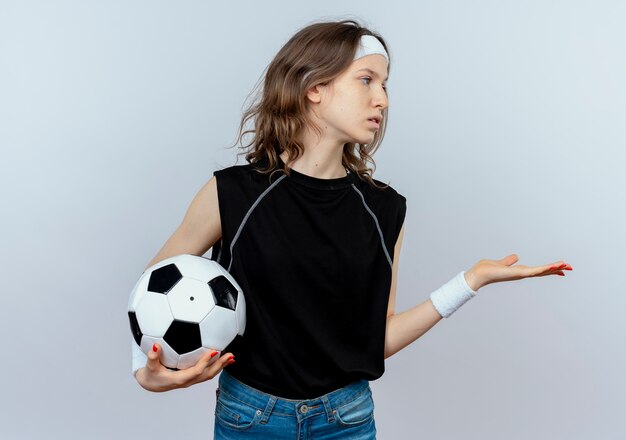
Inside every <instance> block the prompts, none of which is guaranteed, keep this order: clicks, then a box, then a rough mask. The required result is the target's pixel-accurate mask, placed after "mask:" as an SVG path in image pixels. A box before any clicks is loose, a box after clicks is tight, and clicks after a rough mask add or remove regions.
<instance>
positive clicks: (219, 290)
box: [208, 275, 238, 310]
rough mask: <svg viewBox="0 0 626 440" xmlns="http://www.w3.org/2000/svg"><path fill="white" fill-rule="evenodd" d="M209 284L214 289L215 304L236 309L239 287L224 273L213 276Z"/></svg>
mask: <svg viewBox="0 0 626 440" xmlns="http://www.w3.org/2000/svg"><path fill="white" fill-rule="evenodd" d="M208 284H209V287H210V288H211V290H212V291H213V296H214V297H215V304H217V305H218V306H220V307H224V308H225V309H230V310H235V307H237V295H238V292H237V288H236V287H235V286H233V285H232V284H231V282H230V281H228V279H227V278H226V277H225V276H224V275H220V276H219V277H215V278H213V279H212V280H211V281H209V283H208Z"/></svg>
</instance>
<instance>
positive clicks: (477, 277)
mask: <svg viewBox="0 0 626 440" xmlns="http://www.w3.org/2000/svg"><path fill="white" fill-rule="evenodd" d="M518 260H519V258H518V257H517V255H516V254H511V255H508V256H506V257H504V258H502V259H501V260H487V259H483V260H480V261H479V262H478V263H476V264H475V265H474V266H473V267H472V268H471V269H470V270H469V271H467V274H466V275H467V276H466V278H467V282H468V284H469V285H470V287H471V288H472V289H474V290H478V289H480V288H481V287H483V286H486V285H487V284H491V283H499V282H502V281H514V280H521V279H523V278H531V277H543V276H546V275H561V276H563V275H565V273H564V272H563V271H564V270H572V266H571V265H569V264H567V263H565V262H564V261H562V260H560V261H557V262H555V263H550V264H546V265H543V266H525V265H523V264H518V265H517V266H513V264H515V263H516V262H517V261H518Z"/></svg>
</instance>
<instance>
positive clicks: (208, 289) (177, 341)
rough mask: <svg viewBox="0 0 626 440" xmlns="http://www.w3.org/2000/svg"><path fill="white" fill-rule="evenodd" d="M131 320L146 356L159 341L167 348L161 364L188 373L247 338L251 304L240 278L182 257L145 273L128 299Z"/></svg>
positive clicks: (209, 263) (208, 263) (202, 259)
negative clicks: (238, 339) (208, 357)
mask: <svg viewBox="0 0 626 440" xmlns="http://www.w3.org/2000/svg"><path fill="white" fill-rule="evenodd" d="M128 318H129V320H130V329H131V331H132V334H133V337H134V339H135V342H137V345H139V346H140V347H141V349H142V351H143V352H144V353H148V351H149V350H152V345H153V344H154V343H155V342H156V343H158V344H159V345H160V346H161V347H162V349H163V350H162V355H161V359H160V361H161V363H162V364H163V365H164V366H166V367H168V368H170V369H182V368H189V367H191V366H193V365H195V363H196V362H197V361H198V360H199V359H200V358H201V357H202V355H203V354H204V353H205V352H207V351H210V350H217V351H219V352H221V351H222V350H224V349H225V348H226V346H227V345H228V344H229V343H230V342H231V341H232V340H233V339H235V337H236V336H237V335H243V333H244V330H245V328H246V302H245V299H244V296H243V292H242V291H241V288H240V287H239V285H238V284H237V282H236V281H235V279H234V278H233V277H232V276H231V275H230V273H228V271H227V270H226V269H224V268H223V267H222V266H221V265H220V264H219V263H217V262H216V261H213V260H210V259H208V258H205V257H198V256H196V255H189V254H181V255H176V256H174V257H170V258H166V259H165V260H162V261H160V262H158V263H156V264H154V265H153V266H151V267H149V268H148V269H146V271H145V272H144V273H143V274H142V275H141V277H140V278H139V281H137V284H135V287H134V288H133V291H132V293H131V295H130V299H129V301H128ZM217 358H218V356H214V357H213V359H212V361H214V360H216V359H217Z"/></svg>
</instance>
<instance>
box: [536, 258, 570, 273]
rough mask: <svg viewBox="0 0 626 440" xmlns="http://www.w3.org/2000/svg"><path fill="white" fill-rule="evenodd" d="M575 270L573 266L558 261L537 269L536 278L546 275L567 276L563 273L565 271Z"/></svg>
mask: <svg viewBox="0 0 626 440" xmlns="http://www.w3.org/2000/svg"><path fill="white" fill-rule="evenodd" d="M573 269H574V268H573V267H572V266H571V265H569V264H567V263H565V262H563V261H558V262H556V263H552V264H547V265H545V266H541V267H539V268H537V271H536V274H535V276H545V275H559V276H565V273H564V272H563V271H564V270H573Z"/></svg>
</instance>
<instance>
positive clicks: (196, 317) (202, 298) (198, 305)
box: [167, 266, 215, 322]
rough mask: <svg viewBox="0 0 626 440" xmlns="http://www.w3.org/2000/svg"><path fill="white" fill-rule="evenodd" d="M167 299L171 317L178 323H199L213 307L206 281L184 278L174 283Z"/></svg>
mask: <svg viewBox="0 0 626 440" xmlns="http://www.w3.org/2000/svg"><path fill="white" fill-rule="evenodd" d="M178 267H180V266H178ZM167 298H168V300H169V303H170V307H171V309H172V315H173V316H174V318H175V319H178V320H180V321H188V322H200V321H202V320H203V319H204V317H205V316H206V315H208V314H209V312H210V311H211V310H212V309H213V307H215V301H214V300H213V293H212V292H211V288H210V287H209V285H208V284H207V283H206V281H204V282H203V281H198V280H194V279H190V278H185V277H183V278H182V279H181V280H180V281H179V282H178V283H176V285H175V286H174V287H173V288H172V290H171V291H170V292H169V293H168V294H167Z"/></svg>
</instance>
